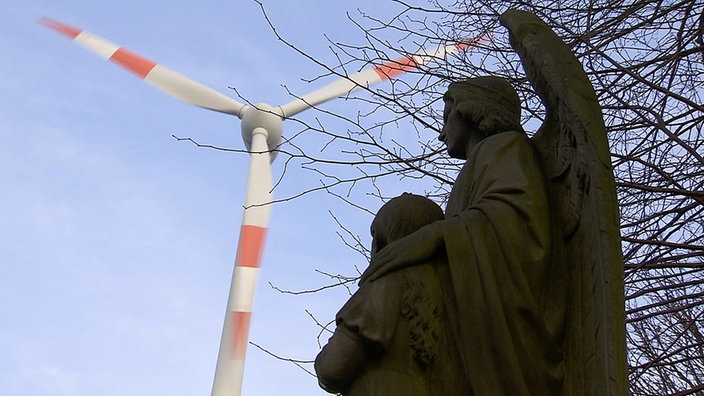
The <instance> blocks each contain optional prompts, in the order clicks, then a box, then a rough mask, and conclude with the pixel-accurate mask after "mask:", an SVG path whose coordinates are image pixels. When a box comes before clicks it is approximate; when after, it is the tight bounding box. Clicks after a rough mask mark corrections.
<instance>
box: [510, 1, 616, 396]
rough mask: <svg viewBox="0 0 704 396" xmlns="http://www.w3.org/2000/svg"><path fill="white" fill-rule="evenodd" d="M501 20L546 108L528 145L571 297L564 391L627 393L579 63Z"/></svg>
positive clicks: (597, 135) (587, 92) (607, 209)
mask: <svg viewBox="0 0 704 396" xmlns="http://www.w3.org/2000/svg"><path fill="white" fill-rule="evenodd" d="M500 21H501V23H502V24H503V25H504V26H505V27H506V28H507V29H508V31H509V38H510V41H511V45H512V46H513V48H514V49H515V50H516V51H517V52H518V54H519V56H520V58H521V61H522V63H523V67H524V69H525V71H526V74H527V76H528V78H529V80H530V82H531V83H532V85H533V88H534V89H535V91H536V92H537V93H538V95H539V96H540V98H541V99H542V101H543V103H544V105H545V108H546V120H545V122H544V123H543V125H542V127H541V128H540V130H539V131H538V132H537V133H536V135H535V136H534V137H533V142H534V144H535V145H536V147H537V148H538V152H539V155H540V156H541V159H542V161H543V165H544V169H545V172H546V175H547V180H548V184H549V188H550V191H549V193H550V195H551V197H550V199H551V202H550V204H551V210H552V211H553V213H554V214H555V216H554V219H555V225H556V227H558V230H560V234H561V237H562V242H563V243H562V244H561V245H560V244H559V243H558V244H557V245H558V246H557V248H556V249H555V252H554V255H555V256H556V260H555V261H554V262H555V265H556V267H555V271H556V272H557V273H560V272H561V270H564V271H565V272H564V273H565V275H564V281H565V282H566V284H565V286H566V287H564V288H563V290H565V292H566V293H567V297H568V298H567V299H566V301H567V307H566V314H567V318H566V321H567V325H566V329H565V362H566V364H565V378H566V381H565V384H566V385H565V392H564V394H566V395H590V396H597V395H598V396H602V395H625V394H626V393H627V383H626V347H625V314H624V297H623V258H622V254H621V245H620V236H619V222H618V206H617V201H616V191H615V183H614V176H613V170H612V168H611V161H610V154H609V146H608V142H607V139H606V130H605V126H604V121H603V117H602V114H601V108H600V106H599V103H598V101H597V97H596V94H595V92H594V88H593V87H592V85H591V83H590V82H589V79H588V78H587V75H586V73H585V72H584V69H583V68H582V66H581V64H580V63H579V61H578V60H577V58H576V57H575V55H574V54H573V53H572V51H571V50H570V49H569V47H568V46H567V45H566V44H565V43H564V42H563V41H562V40H561V39H560V38H559V37H558V36H557V35H556V34H555V33H554V32H553V31H552V30H551V29H550V28H549V27H548V25H547V24H545V23H544V22H543V21H542V20H540V19H539V18H538V17H536V16H535V15H533V14H530V13H528V12H524V11H518V10H510V11H507V12H506V13H504V14H503V15H501V17H500ZM558 242H559V237H558ZM563 298H564V296H563Z"/></svg>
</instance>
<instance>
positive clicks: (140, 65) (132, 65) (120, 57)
mask: <svg viewBox="0 0 704 396" xmlns="http://www.w3.org/2000/svg"><path fill="white" fill-rule="evenodd" d="M110 60H111V61H113V62H115V63H117V64H119V65H120V66H122V67H124V68H125V69H127V70H129V71H131V72H132V73H134V74H136V75H137V76H138V77H139V78H142V79H143V78H144V77H146V76H147V74H149V72H150V71H152V69H153V68H154V66H156V63H154V62H152V61H150V60H149V59H146V58H142V57H141V56H139V55H137V54H135V53H132V52H130V51H128V50H126V49H124V48H120V49H118V50H117V51H115V53H114V54H113V55H112V57H110Z"/></svg>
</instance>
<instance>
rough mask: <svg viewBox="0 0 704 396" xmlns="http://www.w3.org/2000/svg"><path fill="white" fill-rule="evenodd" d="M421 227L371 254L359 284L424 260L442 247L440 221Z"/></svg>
mask: <svg viewBox="0 0 704 396" xmlns="http://www.w3.org/2000/svg"><path fill="white" fill-rule="evenodd" d="M443 221H445V220H438V221H436V222H434V223H431V224H428V225H427V226H424V227H422V228H421V229H419V230H418V231H416V232H414V233H412V234H410V235H407V236H405V237H403V238H401V239H398V240H396V241H394V242H391V243H389V244H388V245H386V246H385V247H384V248H383V249H381V250H380V251H379V252H377V253H375V254H373V255H372V260H371V263H370V264H369V267H368V268H367V270H366V271H364V273H363V274H362V278H361V280H360V284H361V283H363V282H365V281H367V280H369V281H371V282H373V281H374V280H376V279H379V278H380V277H382V276H384V275H386V274H389V273H391V272H393V271H396V270H399V269H403V268H406V267H410V266H412V265H416V264H419V263H423V262H426V261H427V260H428V259H430V258H431V257H433V256H434V255H435V254H436V253H437V252H438V251H440V250H441V249H442V248H443V247H444V242H443V231H442V222H443Z"/></svg>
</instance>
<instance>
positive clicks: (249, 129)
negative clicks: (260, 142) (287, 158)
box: [241, 103, 284, 161]
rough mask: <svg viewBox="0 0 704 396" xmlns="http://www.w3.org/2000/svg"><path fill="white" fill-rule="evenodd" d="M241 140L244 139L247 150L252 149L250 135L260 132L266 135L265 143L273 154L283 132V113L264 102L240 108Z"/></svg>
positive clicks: (278, 108)
mask: <svg viewBox="0 0 704 396" xmlns="http://www.w3.org/2000/svg"><path fill="white" fill-rule="evenodd" d="M241 114H242V140H244V144H245V147H247V151H251V150H252V136H253V135H254V134H256V133H262V134H265V136H266V144H267V147H268V148H269V151H271V152H272V161H273V156H274V155H275V151H273V150H274V149H276V148H277V147H278V146H279V145H280V144H281V136H282V134H283V130H284V126H283V121H284V118H283V113H282V111H281V108H280V107H273V106H271V105H268V104H266V103H257V104H255V105H254V106H246V107H245V108H244V109H242V112H241Z"/></svg>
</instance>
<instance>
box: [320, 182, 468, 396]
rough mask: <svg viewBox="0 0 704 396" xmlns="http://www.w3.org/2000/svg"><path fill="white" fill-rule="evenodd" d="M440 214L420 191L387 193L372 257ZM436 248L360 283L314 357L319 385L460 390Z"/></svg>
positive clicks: (408, 392)
mask: <svg viewBox="0 0 704 396" xmlns="http://www.w3.org/2000/svg"><path fill="white" fill-rule="evenodd" d="M443 218H444V216H443V212H442V209H441V208H440V207H439V206H438V205H437V204H435V203H434V202H432V201H430V200H429V199H427V198H425V197H422V196H418V195H413V194H408V193H405V194H403V195H401V196H399V197H396V198H393V199H391V200H390V201H389V202H388V203H386V204H385V205H384V206H382V207H381V209H379V212H378V213H377V215H376V217H375V218H374V220H373V222H372V225H371V234H372V248H371V255H372V257H373V256H374V255H375V254H377V252H379V251H380V250H381V249H382V248H383V247H384V246H386V245H387V244H388V243H391V242H393V241H395V240H397V239H399V238H402V237H404V236H406V235H408V234H410V233H412V232H414V231H416V230H418V229H419V228H421V227H423V226H425V225H428V224H431V223H433V222H435V221H437V220H442V219H443ZM437 256H439V257H433V258H430V259H428V260H426V262H424V263H421V264H418V265H414V266H412V267H408V268H405V269H401V270H398V271H394V272H392V273H390V274H387V275H385V276H383V277H381V278H379V279H377V280H375V281H374V282H369V281H366V282H362V283H361V284H360V287H359V290H358V291H357V292H356V293H355V294H354V295H353V296H352V297H351V298H350V299H349V300H348V301H347V303H346V304H345V305H344V307H343V308H342V309H341V310H340V312H338V314H337V316H336V323H337V327H336V329H335V332H334V334H333V336H332V337H331V338H330V340H329V341H328V344H327V345H326V346H325V347H323V349H322V351H321V352H320V354H318V356H317V358H316V360H315V371H316V373H317V375H318V382H319V384H320V386H321V387H322V388H323V389H325V390H326V391H328V392H331V393H341V394H342V395H346V396H356V395H365V396H376V395H384V396H395V395H404V396H421V395H446V396H449V395H455V394H463V393H464V392H462V391H461V389H462V387H463V385H462V383H463V379H462V372H463V369H462V363H461V362H460V360H459V359H460V358H459V355H458V353H456V351H455V350H454V349H455V348H454V347H450V345H453V343H452V341H451V339H452V336H451V331H450V329H449V328H448V326H447V323H448V322H447V317H446V309H445V304H444V302H443V300H444V299H443V291H442V287H441V282H440V278H439V275H438V270H439V268H440V267H442V266H446V265H447V264H446V259H445V257H444V254H439V255H437ZM464 394H466V393H464Z"/></svg>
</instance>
